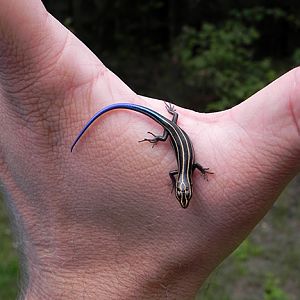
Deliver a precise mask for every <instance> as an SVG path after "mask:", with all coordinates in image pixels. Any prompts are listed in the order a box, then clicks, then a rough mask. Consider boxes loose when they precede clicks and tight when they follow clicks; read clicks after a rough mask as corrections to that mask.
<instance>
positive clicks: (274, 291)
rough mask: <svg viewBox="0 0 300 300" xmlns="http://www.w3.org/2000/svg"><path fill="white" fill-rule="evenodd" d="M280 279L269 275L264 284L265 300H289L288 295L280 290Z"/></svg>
mask: <svg viewBox="0 0 300 300" xmlns="http://www.w3.org/2000/svg"><path fill="white" fill-rule="evenodd" d="M279 285H280V282H279V279H278V278H276V277H275V276H274V275H273V274H270V273H269V274H267V277H266V280H265V284H264V300H288V299H289V297H288V295H287V294H286V293H285V292H284V291H283V290H282V289H281V288H280V286H279Z"/></svg>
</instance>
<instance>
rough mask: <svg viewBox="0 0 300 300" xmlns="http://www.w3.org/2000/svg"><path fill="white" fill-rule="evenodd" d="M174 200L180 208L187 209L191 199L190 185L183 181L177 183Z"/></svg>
mask: <svg viewBox="0 0 300 300" xmlns="http://www.w3.org/2000/svg"><path fill="white" fill-rule="evenodd" d="M176 198H177V200H178V201H179V203H180V205H181V207H182V208H187V207H188V205H189V202H190V200H191V198H192V185H191V184H187V182H185V181H178V182H177V184H176Z"/></svg>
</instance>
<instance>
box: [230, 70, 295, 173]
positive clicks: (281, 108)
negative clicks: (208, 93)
mask: <svg viewBox="0 0 300 300" xmlns="http://www.w3.org/2000/svg"><path fill="white" fill-rule="evenodd" d="M230 116H231V118H233V119H234V121H235V122H236V124H237V125H238V126H239V127H240V128H241V129H243V130H245V132H247V135H248V136H249V138H250V139H251V140H252V141H253V143H252V145H254V147H255V149H256V152H257V155H258V157H257V158H258V161H259V162H261V163H262V167H263V168H264V169H265V170H267V169H269V171H270V173H271V174H273V175H275V174H274V173H276V172H277V173H276V176H278V177H281V175H283V176H285V175H288V177H293V176H295V174H296V173H297V172H299V169H300V68H295V69H293V70H291V71H290V72H288V73H286V74H285V75H283V76H282V77H280V78H279V79H277V80H275V81H274V82H272V83H271V84H270V85H268V86H267V87H266V88H264V89H262V90H261V91H259V92H258V93H256V94H255V95H253V96H252V97H250V98H249V99H248V100H246V101H244V102H243V103H241V104H240V105H238V106H236V107H234V108H233V109H232V110H231V111H230ZM255 149H254V150H255ZM259 155H262V156H263V157H264V159H262V158H261V157H260V156H259ZM254 157H255V155H254V156H253V159H254ZM286 172H287V173H288V174H284V173H286Z"/></svg>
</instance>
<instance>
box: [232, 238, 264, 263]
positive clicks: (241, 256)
mask: <svg viewBox="0 0 300 300" xmlns="http://www.w3.org/2000/svg"><path fill="white" fill-rule="evenodd" d="M261 254H262V248H261V247H260V246H259V245H256V244H254V243H253V242H251V241H250V240H249V239H246V240H244V241H243V243H242V244H241V245H240V246H239V247H238V248H237V249H236V250H235V251H234V252H233V256H234V257H235V259H236V260H237V261H238V262H245V261H247V260H248V259H249V258H251V257H253V256H258V255H261Z"/></svg>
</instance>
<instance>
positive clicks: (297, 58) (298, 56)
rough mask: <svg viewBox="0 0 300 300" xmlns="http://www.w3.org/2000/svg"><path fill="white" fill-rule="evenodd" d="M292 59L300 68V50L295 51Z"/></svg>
mask: <svg viewBox="0 0 300 300" xmlns="http://www.w3.org/2000/svg"><path fill="white" fill-rule="evenodd" d="M292 59H293V64H294V65H295V66H300V48H298V49H296V50H295V51H294V53H293V56H292Z"/></svg>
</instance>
